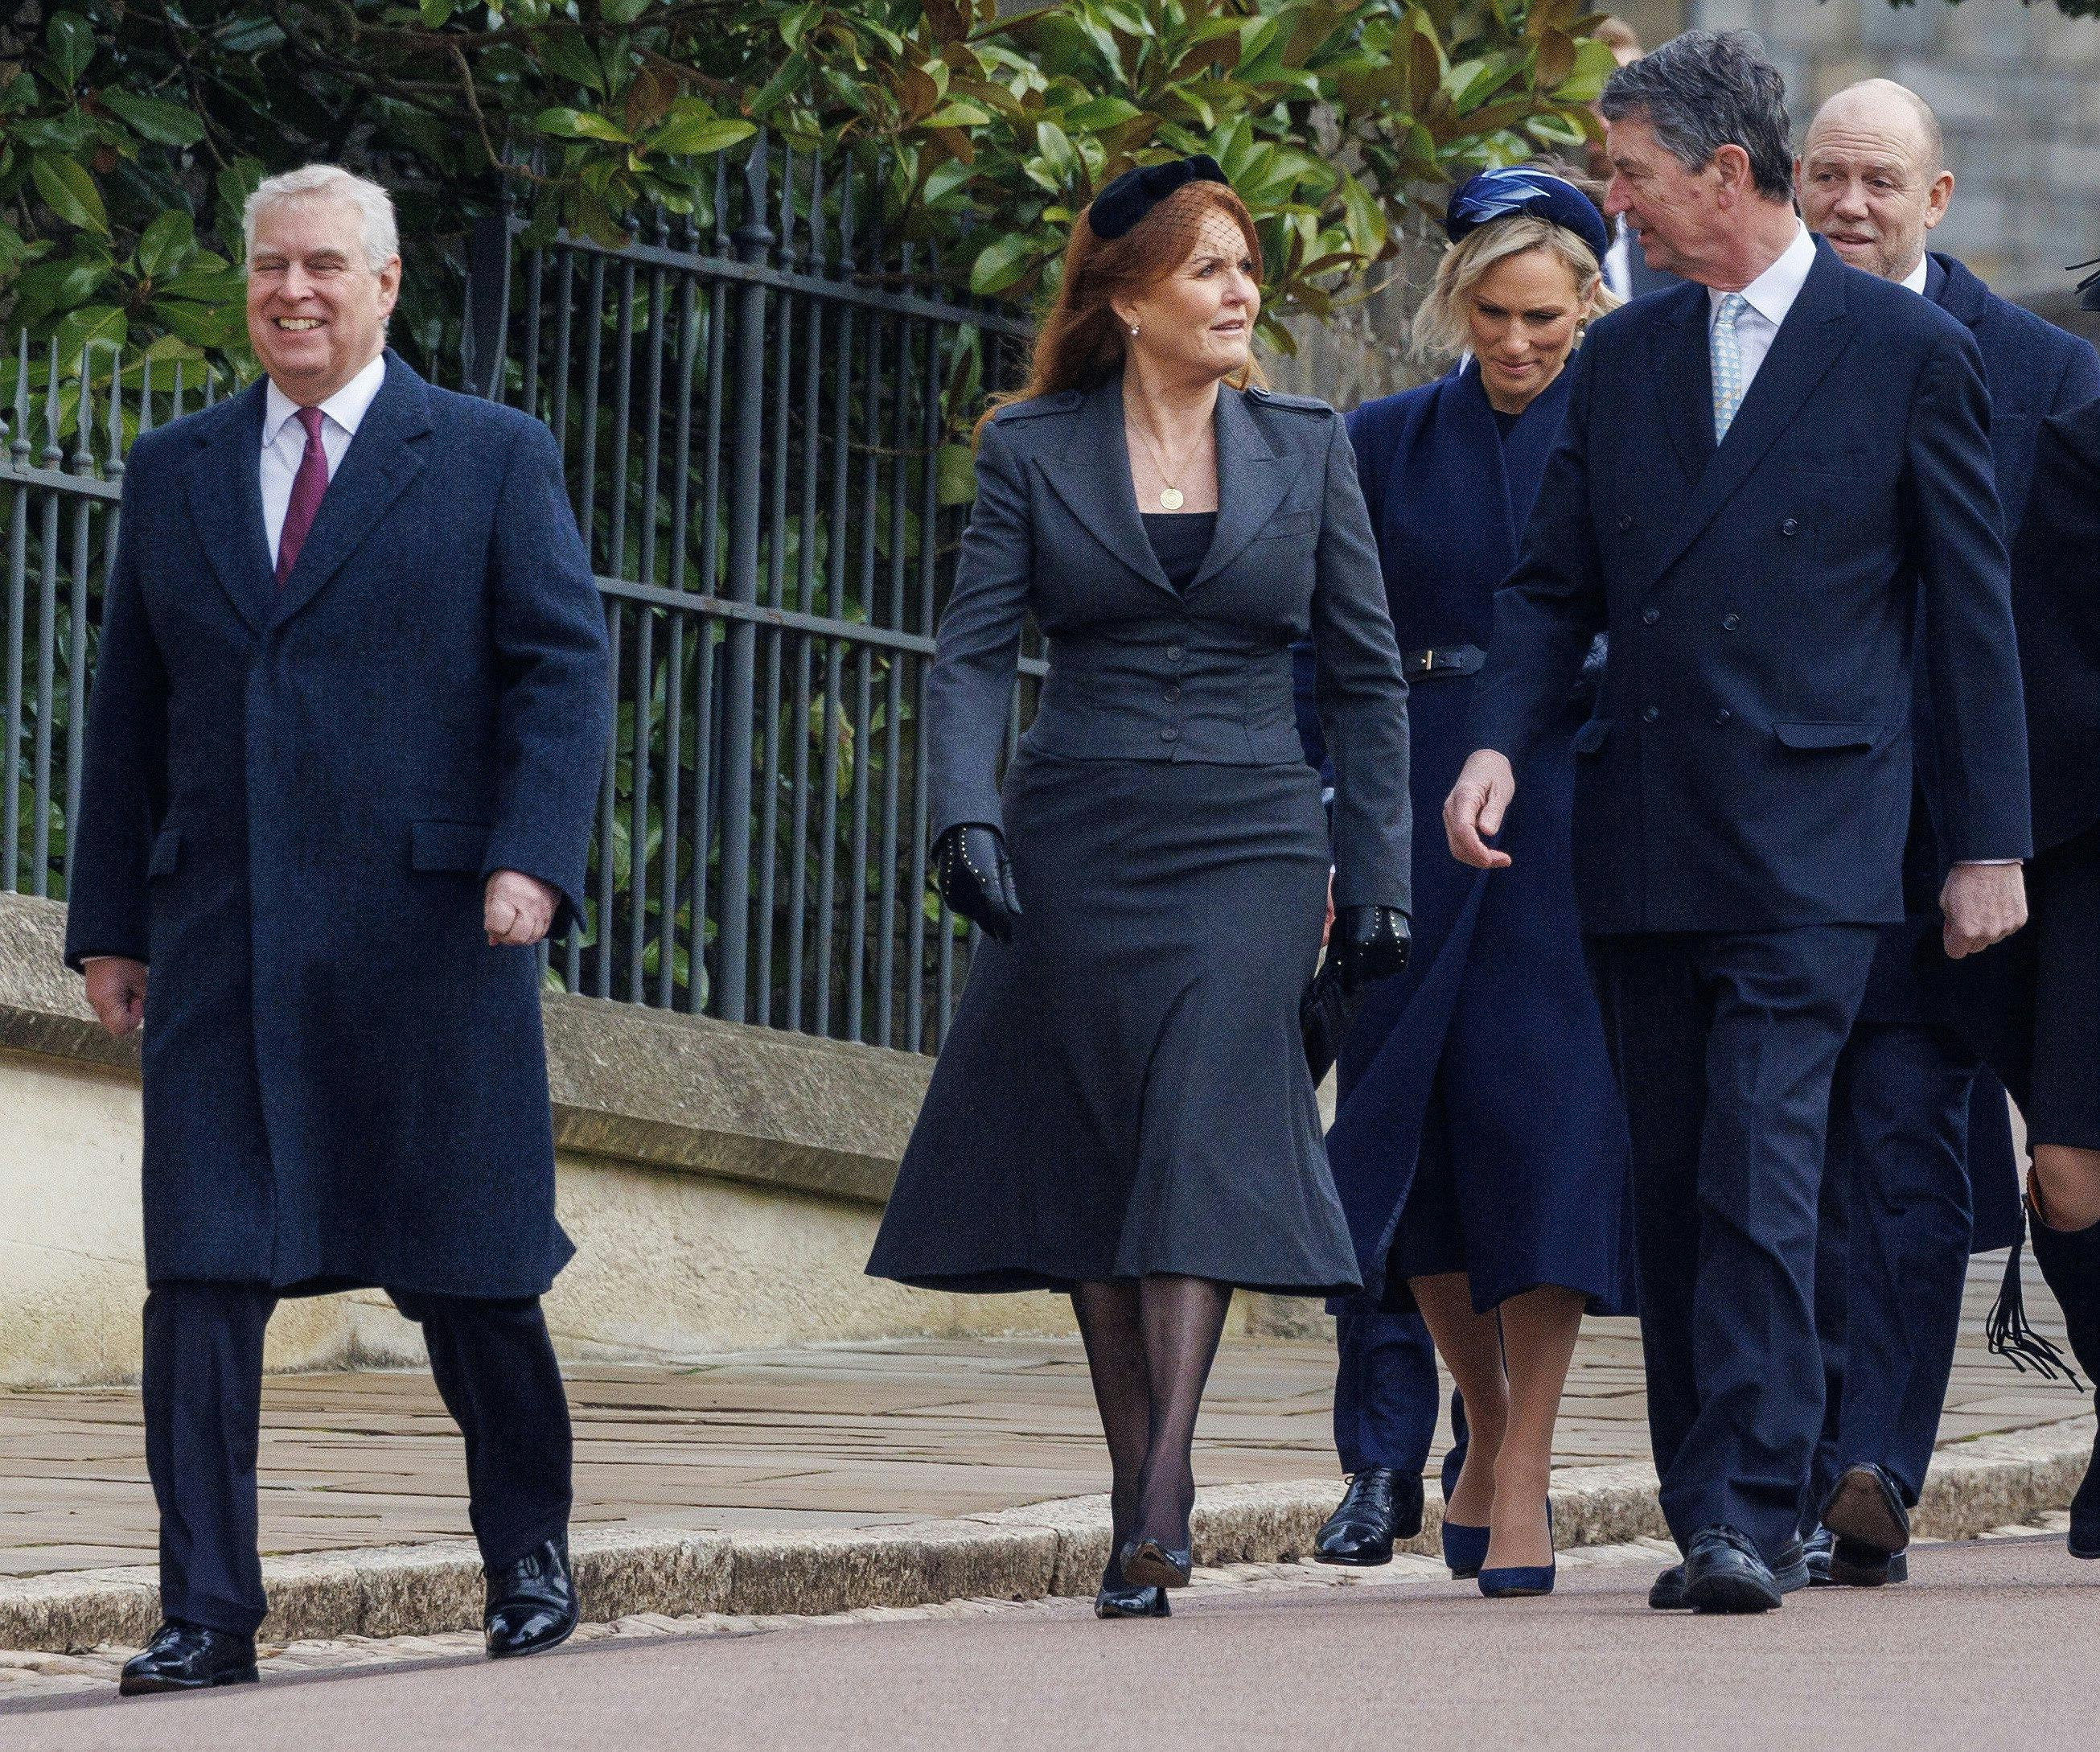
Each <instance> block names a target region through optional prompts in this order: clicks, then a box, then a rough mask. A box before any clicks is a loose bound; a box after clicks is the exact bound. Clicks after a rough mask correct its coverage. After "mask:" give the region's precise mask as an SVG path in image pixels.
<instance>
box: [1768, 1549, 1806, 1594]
mask: <svg viewBox="0 0 2100 1752" xmlns="http://www.w3.org/2000/svg"><path fill="white" fill-rule="evenodd" d="M1771 1573H1772V1580H1773V1581H1774V1582H1776V1583H1777V1584H1778V1585H1779V1591H1780V1593H1782V1594H1798V1593H1799V1592H1800V1591H1802V1589H1803V1588H1805V1587H1807V1586H1808V1585H1809V1583H1810V1582H1812V1581H1813V1580H1814V1579H1815V1578H1814V1577H1812V1576H1811V1575H1810V1573H1808V1546H1807V1542H1805V1541H1803V1540H1801V1539H1793V1540H1789V1542H1788V1543H1787V1547H1786V1549H1785V1550H1784V1551H1781V1552H1780V1554H1779V1556H1778V1557H1777V1558H1776V1559H1775V1560H1773V1562H1772V1564H1771Z"/></svg>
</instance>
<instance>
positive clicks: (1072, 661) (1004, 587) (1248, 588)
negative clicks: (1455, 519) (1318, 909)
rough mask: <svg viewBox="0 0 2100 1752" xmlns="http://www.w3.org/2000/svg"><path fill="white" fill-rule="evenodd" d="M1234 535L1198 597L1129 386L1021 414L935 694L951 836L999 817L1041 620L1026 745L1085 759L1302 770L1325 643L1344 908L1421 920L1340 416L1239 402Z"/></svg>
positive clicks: (979, 514)
mask: <svg viewBox="0 0 2100 1752" xmlns="http://www.w3.org/2000/svg"><path fill="white" fill-rule="evenodd" d="M1216 436H1217V454H1218V521H1217V532H1216V534H1215V537H1214V538H1213V540H1212V541H1211V549H1210V552H1209V554H1208V555H1207V557H1206V558H1205V559H1204V561H1203V563H1202V567H1200V568H1199V569H1198V571H1197V574H1196V576H1195V577H1194V579H1193V580H1191V581H1190V583H1189V585H1188V587H1187V589H1185V590H1178V591H1177V590H1176V589H1175V588H1174V587H1173V586H1172V585H1171V584H1169V583H1168V582H1167V577H1166V575H1165V574H1164V573H1163V572H1162V571H1161V570H1160V568H1159V565H1158V562H1157V561H1156V560H1155V559H1154V558H1153V553H1152V545H1151V543H1150V542H1149V541H1148V540H1147V539H1146V536H1145V526H1144V524H1143V523H1142V522H1141V521H1140V516H1139V512H1138V507H1137V502H1136V496H1134V495H1133V493H1132V491H1131V483H1130V461H1129V456H1128V452H1127V450H1126V448H1125V446H1124V444H1123V383H1122V380H1121V378H1120V377H1112V378H1110V379H1109V380H1108V381H1107V382H1104V383H1101V384H1100V385H1098V386H1096V387H1095V388H1093V389H1092V390H1089V391H1083V392H1082V391H1065V392H1063V393H1061V394H1058V395H1046V396H1042V397H1039V398H1038V399H1034V400H1031V401H1026V402H1018V403H1016V404H1012V405H1011V406H1009V407H1006V408H1001V409H1000V410H999V413H997V415H995V417H994V418H993V419H992V420H991V421H990V424H988V425H987V426H986V427H985V429H984V433H983V437H982V442H981V443H980V444H979V446H978V449H977V503H976V505H975V507H974V508H973V510H972V512H971V515H970V523H969V528H968V532H966V533H965V534H964V537H963V546H962V556H961V559H960V564H959V565H958V567H957V570H956V575H955V589H954V592H953V594H951V597H950V598H949V601H948V606H947V610H946V613H945V614H943V616H942V619H941V627H940V634H939V642H938V650H937V655H936V656H935V658H934V661H933V672H932V673H931V675H930V676H929V678H928V683H927V694H928V713H929V744H930V745H929V774H930V780H931V787H932V803H933V832H934V833H935V834H936V835H938V834H939V833H941V832H943V831H945V830H946V828H948V827H952V826H954V825H955V824H957V823H964V822H982V823H988V824H996V823H998V821H999V783H998V766H999V752H1000V750H1001V749H1002V748H1004V744H1005V738H1006V727H1007V723H1008V712H1009V709H1010V707H1011V704H1012V690H1013V686H1014V679H1015V676H1016V674H1017V664H1018V661H1019V656H1020V650H1021V629H1022V625H1023V623H1024V621H1025V620H1026V617H1027V616H1028V615H1029V614H1030V613H1031V612H1032V613H1033V614H1034V615H1035V619H1036V621H1037V624H1039V625H1040V626H1041V627H1042V629H1043V632H1044V633H1046V634H1047V635H1048V638H1049V642H1050V651H1049V669H1050V673H1049V677H1048V682H1047V683H1046V684H1045V686H1044V689H1043V697H1042V701H1041V704H1040V706H1039V709H1038V712H1037V714H1036V717H1035V722H1034V724H1033V725H1032V726H1030V729H1029V731H1028V733H1027V735H1026V738H1025V739H1024V744H1025V745H1026V746H1029V747H1032V748H1038V749H1039V750H1041V751H1042V752H1045V753H1048V754H1054V755H1057V756H1059V757H1062V758H1065V759H1068V760H1102V761H1190V762H1196V763H1201V764H1209V765H1214V766H1272V765H1273V766H1282V765H1288V764H1290V763H1294V762H1302V761H1304V758H1305V755H1304V746H1303V744H1301V742H1300V741H1299V735H1298V730H1297V724H1296V720H1295V715H1294V712H1293V708H1292V698H1291V662H1290V647H1291V645H1292V644H1293V642H1296V641H1298V640H1301V639H1304V638H1307V637H1308V635H1309V636H1310V638H1311V639H1312V644H1313V647H1314V650H1315V651H1316V653H1317V659H1318V665H1319V696H1318V700H1317V704H1318V708H1319V713H1320V722H1321V728H1322V729H1323V730H1324V731H1325V732H1326V738H1327V746H1328V748H1329V750H1330V752H1331V754H1332V756H1333V761H1334V770H1335V810H1334V834H1335V905H1337V906H1338V907H1348V906H1365V905H1376V906H1387V907H1400V908H1401V909H1402V910H1403V911H1405V909H1406V908H1407V907H1408V904H1409V895H1408V840H1409V832H1410V823H1409V819H1408V788H1407V682H1406V681H1405V677H1403V675H1402V673H1401V664H1400V652H1399V650H1398V647H1396V644H1395V643H1394V640H1393V632H1392V619H1391V616H1389V614H1388V613H1387V608H1386V595H1385V585H1384V582H1383V578H1382V577H1381V576H1380V573H1379V558H1378V545H1377V541H1376V539H1375V538H1374V536H1373V534H1372V532H1371V523H1370V515H1369V514H1368V513H1367V512H1366V511H1365V509H1364V500H1363V494H1362V491H1361V488H1359V486H1358V484H1357V465H1356V459H1355V457H1354V455H1353V454H1352V452H1351V450H1350V448H1349V439H1348V434H1347V433H1346V432H1345V431H1344V430H1343V425H1342V421H1341V417H1339V415H1338V414H1336V413H1335V411H1334V410H1333V409H1332V408H1329V407H1328V406H1327V405H1326V404H1325V403H1324V402H1319V401H1314V400H1311V399H1305V398H1302V397H1299V396H1290V395H1272V394H1269V393H1268V392H1267V391H1262V390H1248V391H1244V392H1242V391H1237V390H1233V389H1230V388H1224V389H1221V390H1220V391H1219V393H1218V410H1217V415H1216Z"/></svg>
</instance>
